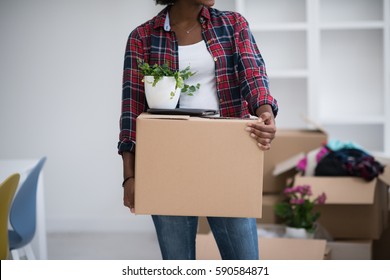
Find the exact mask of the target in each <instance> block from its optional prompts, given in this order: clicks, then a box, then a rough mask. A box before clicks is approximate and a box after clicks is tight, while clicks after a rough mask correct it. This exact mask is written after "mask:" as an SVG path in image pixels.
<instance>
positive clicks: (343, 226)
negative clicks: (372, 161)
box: [294, 175, 388, 239]
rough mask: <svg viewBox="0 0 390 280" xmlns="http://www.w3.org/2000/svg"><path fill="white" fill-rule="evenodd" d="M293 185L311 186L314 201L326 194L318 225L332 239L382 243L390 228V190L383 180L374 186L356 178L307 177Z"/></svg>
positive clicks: (376, 180) (301, 178)
mask: <svg viewBox="0 0 390 280" xmlns="http://www.w3.org/2000/svg"><path fill="white" fill-rule="evenodd" d="M294 185H310V186H311V188H312V192H313V197H316V196H318V195H319V194H321V193H322V192H324V193H325V194H326V196H327V199H326V202H325V204H324V205H317V206H316V210H318V211H319V212H320V213H321V216H320V218H319V220H318V222H319V223H320V224H321V225H322V226H323V227H324V228H325V229H326V230H327V231H328V232H329V233H330V235H331V236H332V237H333V238H347V239H379V238H380V236H381V234H382V232H383V230H384V229H385V228H386V227H387V222H388V221H387V219H388V196H387V193H388V187H387V185H386V184H385V183H384V182H382V180H379V179H374V180H372V181H371V182H367V181H364V180H363V179H361V178H357V177H319V176H316V177H304V176H300V175H297V176H296V177H295V179H294Z"/></svg>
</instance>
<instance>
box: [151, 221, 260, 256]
mask: <svg viewBox="0 0 390 280" xmlns="http://www.w3.org/2000/svg"><path fill="white" fill-rule="evenodd" d="M152 218H153V222H154V225H155V228H156V232H157V238H158V242H159V245H160V250H161V254H162V258H163V259H164V260H194V259H195V256H196V253H195V238H196V233H197V228H198V217H193V216H161V215H153V216H152ZM207 220H208V222H209V225H210V228H211V231H212V232H213V235H214V238H215V241H216V243H217V245H218V249H219V252H220V254H221V257H222V259H224V260H258V259H259V251H258V239H257V228H256V219H254V218H222V217H208V218H207Z"/></svg>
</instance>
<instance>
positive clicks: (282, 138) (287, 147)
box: [263, 129, 328, 193]
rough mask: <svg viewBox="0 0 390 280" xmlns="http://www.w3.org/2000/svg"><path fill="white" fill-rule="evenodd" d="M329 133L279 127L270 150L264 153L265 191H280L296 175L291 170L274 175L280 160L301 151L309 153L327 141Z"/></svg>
mask: <svg viewBox="0 0 390 280" xmlns="http://www.w3.org/2000/svg"><path fill="white" fill-rule="evenodd" d="M327 138H328V137H327V134H326V133H325V132H324V131H322V130H288V129H279V130H277V132H276V137H275V139H274V140H273V141H272V146H271V149H270V150H269V151H266V152H265V153H264V181H263V191H264V193H278V192H280V191H281V190H282V189H283V188H284V187H285V186H286V180H287V178H289V177H292V176H294V173H295V171H294V170H290V171H289V172H285V173H283V174H280V175H278V176H274V175H273V171H274V168H275V166H276V165H277V164H279V163H280V162H282V161H284V160H286V159H288V158H290V157H292V156H295V155H297V154H299V153H302V152H303V153H307V152H309V151H311V150H313V149H316V148H318V147H320V146H321V145H323V144H324V143H326V141H327Z"/></svg>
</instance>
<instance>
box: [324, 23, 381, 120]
mask: <svg viewBox="0 0 390 280" xmlns="http://www.w3.org/2000/svg"><path fill="white" fill-rule="evenodd" d="M383 53H384V47H383V32H382V30H348V31H345V30H337V31H333V30H327V31H323V32H322V33H321V50H320V60H319V66H320V69H319V73H318V74H319V76H318V78H319V80H318V82H319V84H318V95H317V102H318V104H319V110H318V115H319V116H327V115H330V114H332V115H335V116H344V115H352V116H360V115H362V114H363V113H364V116H378V115H379V116H384V115H385V110H386V109H387V108H385V106H384V102H385V89H384V80H385V78H384V73H383V69H384V56H383Z"/></svg>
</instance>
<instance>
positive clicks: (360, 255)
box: [327, 240, 372, 260]
mask: <svg viewBox="0 0 390 280" xmlns="http://www.w3.org/2000/svg"><path fill="white" fill-rule="evenodd" d="M327 247H328V248H330V260H371V259H372V240H348V241H346V240H345V241H344V240H343V241H328V242H327Z"/></svg>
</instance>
